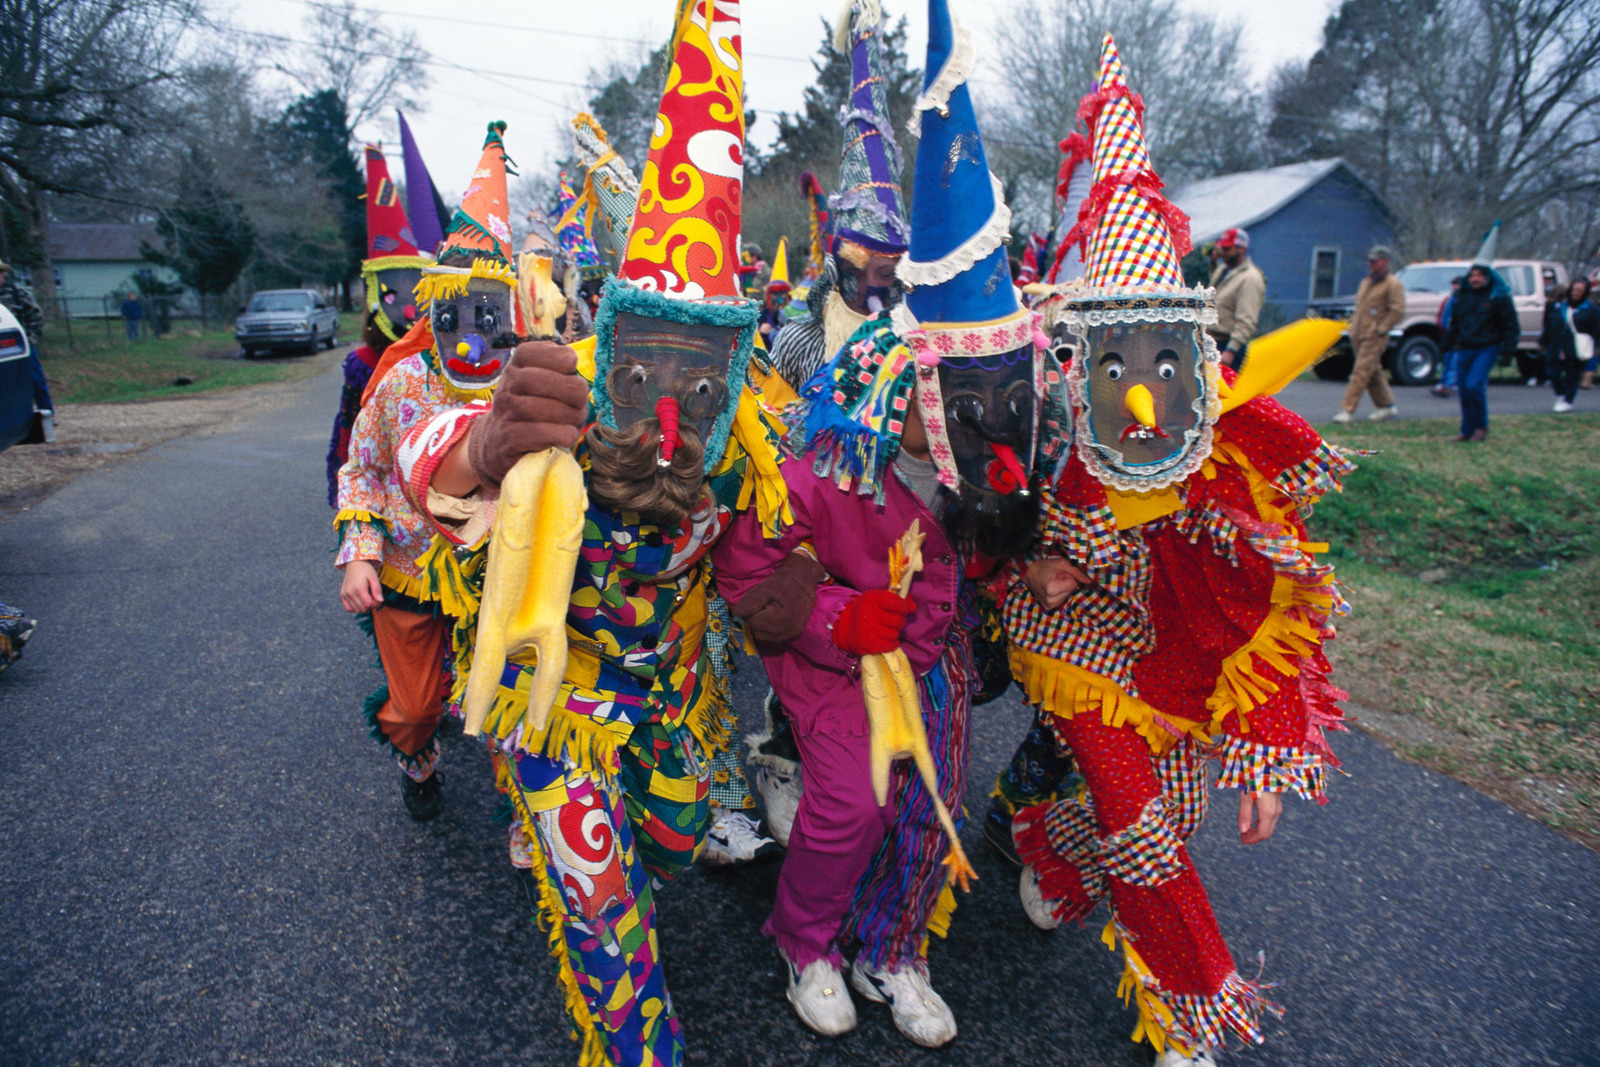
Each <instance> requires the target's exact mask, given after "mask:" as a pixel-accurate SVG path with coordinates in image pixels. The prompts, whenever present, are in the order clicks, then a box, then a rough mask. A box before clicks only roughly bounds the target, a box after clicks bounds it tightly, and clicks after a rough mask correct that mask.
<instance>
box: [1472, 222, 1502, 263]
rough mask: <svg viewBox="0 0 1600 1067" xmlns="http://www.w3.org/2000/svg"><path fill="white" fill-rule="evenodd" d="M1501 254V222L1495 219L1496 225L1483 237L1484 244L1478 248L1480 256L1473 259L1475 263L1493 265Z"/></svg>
mask: <svg viewBox="0 0 1600 1067" xmlns="http://www.w3.org/2000/svg"><path fill="white" fill-rule="evenodd" d="M1499 254H1500V220H1499V219H1495V220H1494V225H1493V226H1490V227H1489V232H1488V233H1486V234H1484V235H1483V243H1482V244H1480V245H1479V246H1478V254H1477V255H1475V256H1473V257H1472V262H1474V263H1493V262H1494V261H1495V258H1496V257H1497V256H1498V255H1499Z"/></svg>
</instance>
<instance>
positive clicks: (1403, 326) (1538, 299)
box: [1306, 259, 1567, 385]
mask: <svg viewBox="0 0 1600 1067" xmlns="http://www.w3.org/2000/svg"><path fill="white" fill-rule="evenodd" d="M1470 266H1472V261H1471V260H1466V259H1451V260H1432V261H1429V262H1426V263H1412V264H1410V265H1409V266H1407V267H1405V268H1404V269H1403V270H1401V271H1399V272H1398V273H1397V274H1396V275H1395V277H1397V278H1399V279H1400V284H1401V285H1404V286H1405V287H1406V315H1405V318H1404V319H1402V320H1401V321H1400V325H1398V326H1396V327H1395V328H1394V329H1392V330H1390V331H1389V348H1388V350H1387V351H1385V352H1384V354H1383V365H1384V366H1385V367H1386V368H1388V371H1389V377H1390V378H1391V379H1392V380H1393V381H1394V383H1395V384H1396V385H1427V384H1429V383H1430V382H1432V381H1433V380H1434V378H1435V377H1436V376H1437V375H1438V372H1439V354H1440V353H1439V342H1440V340H1441V338H1442V337H1443V335H1444V331H1443V330H1441V329H1440V328H1439V311H1440V309H1441V308H1443V307H1444V302H1445V301H1446V300H1447V299H1449V297H1450V280H1451V279H1452V278H1458V277H1460V276H1461V275H1463V274H1465V273H1467V268H1468V267H1470ZM1491 266H1493V267H1494V269H1495V270H1496V271H1497V272H1498V273H1499V274H1500V276H1501V277H1502V278H1504V279H1505V280H1506V284H1507V285H1509V286H1510V287H1511V300H1512V303H1514V304H1516V306H1517V318H1518V319H1519V320H1520V322H1521V326H1522V339H1521V341H1520V343H1519V344H1518V346H1517V353H1516V362H1517V373H1518V374H1519V375H1521V376H1522V377H1523V378H1525V379H1536V378H1540V377H1542V376H1543V373H1544V370H1543V368H1544V360H1543V357H1542V355H1541V353H1540V351H1539V333H1540V331H1541V330H1542V329H1543V328H1544V292H1545V290H1546V289H1547V288H1549V287H1550V286H1552V285H1558V284H1559V285H1565V284H1566V283H1567V268H1566V267H1564V266H1562V265H1561V264H1560V263H1551V262H1548V261H1545V260H1537V259H1497V260H1495V261H1494V262H1493V263H1492V264H1491ZM1355 303H1356V298H1355V297H1354V296H1338V297H1333V298H1331V299H1326V300H1314V301H1312V302H1311V304H1310V306H1309V307H1308V308H1307V309H1306V310H1307V314H1309V315H1314V316H1320V317H1322V318H1330V319H1334V318H1337V319H1348V318H1349V317H1350V313H1351V311H1352V310H1354V308H1355ZM1501 362H1502V363H1503V364H1506V363H1509V362H1510V359H1502V361H1501ZM1354 366H1355V354H1354V353H1353V352H1352V351H1351V350H1350V341H1349V339H1348V338H1345V337H1341V338H1340V339H1339V342H1338V343H1337V344H1336V345H1334V347H1333V348H1332V349H1331V354H1330V355H1328V356H1327V357H1326V358H1324V359H1323V360H1322V361H1321V362H1320V363H1318V364H1317V365H1316V368H1315V373H1316V375H1317V377H1318V378H1321V379H1323V380H1324V381H1343V380H1345V379H1346V378H1348V377H1350V370H1351V368H1352V367H1354Z"/></svg>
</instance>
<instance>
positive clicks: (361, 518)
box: [333, 508, 384, 530]
mask: <svg viewBox="0 0 1600 1067" xmlns="http://www.w3.org/2000/svg"><path fill="white" fill-rule="evenodd" d="M383 521H384V519H383V516H382V515H379V514H378V513H377V512H376V511H367V510H365V509H363V508H341V509H340V510H339V513H338V514H337V515H335V516H334V517H333V528H334V529H335V530H337V529H338V528H339V527H340V526H341V525H342V524H344V523H347V522H370V523H372V524H374V525H380V524H382V523H383Z"/></svg>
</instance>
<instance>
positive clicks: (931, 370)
mask: <svg viewBox="0 0 1600 1067" xmlns="http://www.w3.org/2000/svg"><path fill="white" fill-rule="evenodd" d="M930 19H931V28H930V31H929V42H928V65H927V70H928V72H929V73H928V78H927V83H926V89H925V91H924V96H923V98H922V100H921V101H920V102H919V109H920V115H921V140H920V142H919V145H918V153H919V154H918V167H917V188H916V199H915V201H914V211H915V216H914V222H913V225H912V228H911V247H910V254H909V255H908V256H907V258H906V259H905V261H904V262H902V263H901V264H900V268H899V270H900V277H901V279H902V280H903V281H904V282H905V283H906V285H907V287H908V292H907V295H906V299H905V302H904V304H902V305H901V306H899V307H897V308H896V309H894V311H893V312H883V313H879V314H877V315H875V316H873V317H871V318H870V319H868V320H867V321H866V323H865V324H864V325H863V326H862V327H861V328H860V329H859V330H857V331H856V333H855V334H854V335H853V336H852V337H850V338H849V339H848V341H847V343H846V344H845V346H844V347H843V349H842V351H841V352H840V353H839V354H838V355H837V356H836V357H835V358H834V359H833V360H832V361H831V362H830V363H829V364H827V365H826V366H825V367H824V368H823V370H822V371H821V373H819V374H818V375H816V377H815V378H814V379H813V381H812V383H811V385H810V386H809V387H808V389H807V390H806V392H805V394H804V397H803V401H804V403H805V405H806V406H805V409H804V410H805V429H806V434H807V437H808V442H807V451H806V453H805V454H804V456H802V457H800V458H799V459H797V460H795V461H794V462H791V463H788V464H786V465H785V466H784V467H783V472H784V475H785V478H786V480H787V482H788V485H789V503H790V506H791V507H792V509H793V512H794V522H793V524H792V525H791V526H790V527H789V528H788V529H787V530H786V532H785V533H784V535H783V536H782V537H781V538H779V539H776V540H774V539H771V538H768V537H766V536H765V535H764V534H765V532H764V531H763V530H761V529H760V528H759V527H758V526H756V525H754V524H753V523H751V522H749V521H748V520H746V519H745V518H743V517H741V518H740V519H739V520H737V521H736V523H735V527H734V530H733V532H732V533H731V534H730V535H729V537H728V538H727V539H726V540H725V541H724V543H723V544H722V545H721V546H719V547H718V549H717V550H716V558H717V565H718V575H719V582H720V583H721V588H722V590H723V592H724V594H725V595H726V596H727V597H728V599H729V600H730V602H732V603H733V604H734V609H733V610H734V614H735V615H738V616H741V617H743V618H745V626H746V631H747V632H748V633H751V634H752V635H753V636H754V637H755V639H756V641H757V643H758V647H759V648H760V650H761V652H762V656H763V659H764V661H765V664H766V667H767V675H768V678H769V679H770V680H771V683H772V686H773V689H774V690H775V691H776V693H777V696H778V698H779V700H781V701H782V703H783V705H784V707H785V708H786V709H788V714H789V717H790V719H791V721H792V725H793V732H794V736H795V739H796V741H797V742H798V745H799V750H800V760H801V763H802V766H803V768H804V775H805V790H804V794H803V796H802V797H801V799H800V803H799V812H798V815H797V817H796V818H795V820H794V826H793V829H792V831H791V833H790V837H789V851H788V856H787V857H786V859H785V861H784V866H783V871H782V874H781V875H780V878H779V883H778V893H777V900H776V903H775V905H774V908H773V911H772V915H771V917H770V918H769V919H768V921H767V923H766V926H765V927H764V930H765V932H766V933H767V934H768V935H769V936H771V937H773V938H774V939H775V940H776V941H777V943H778V948H779V950H780V951H781V952H782V954H783V957H784V960H785V961H786V963H787V964H788V971H789V990H788V996H789V1000H790V1002H791V1003H792V1004H793V1005H794V1008H795V1010H796V1012H797V1013H798V1014H799V1016H800V1018H801V1020H802V1021H803V1022H804V1023H805V1024H806V1025H807V1026H809V1027H811V1028H812V1029H814V1030H816V1031H817V1032H819V1033H823V1034H838V1033H843V1032H845V1031H847V1030H849V1029H850V1028H851V1027H853V1026H854V1024H855V1009H854V1006H853V1005H852V1002H851V998H850V994H849V991H848V990H849V989H850V988H853V989H854V990H855V991H856V992H857V993H859V994H860V995H861V996H863V997H865V998H866V999H867V1000H869V1001H874V1002H878V1003H887V1004H888V1005H889V1007H890V1008H891V1010H892V1011H893V1015H894V1021H895V1025H896V1026H897V1027H898V1028H899V1029H900V1031H901V1032H902V1033H903V1034H905V1035H906V1036H907V1037H909V1038H910V1039H911V1040H912V1041H915V1042H917V1043H918V1044H921V1045H925V1046H928V1047H937V1046H939V1045H943V1044H945V1043H946V1042H948V1041H950V1040H951V1039H952V1038H954V1037H955V1034H956V1023H955V1019H954V1018H953V1016H952V1015H951V1012H950V1009H949V1007H948V1006H947V1005H946V1004H945V1002H944V1000H943V999H942V998H941V997H940V996H939V994H938V993H937V992H935V991H934V989H933V987H932V985H931V983H930V979H929V971H928V963H927V958H926V949H927V942H928V933H929V931H930V930H931V931H934V932H938V933H941V934H942V933H943V932H944V930H945V929H946V928H947V926H948V923H949V916H950V909H951V908H953V906H954V896H953V894H951V893H950V891H949V888H948V886H947V876H948V875H950V874H951V873H952V871H953V870H955V869H957V868H958V867H959V866H960V864H961V863H962V862H964V860H962V859H960V858H959V853H958V852H952V853H951V856H952V862H951V863H950V864H949V865H947V864H946V863H944V862H941V861H942V860H944V859H945V857H946V854H947V849H950V848H951V843H950V841H949V840H948V838H947V836H946V829H945V828H943V827H942V826H941V819H940V816H939V805H940V804H942V805H944V806H945V807H946V808H947V809H948V810H949V811H953V812H957V813H959V811H960V805H961V797H962V793H963V789H964V787H965V780H966V766H967V755H968V738H969V730H968V710H969V707H970V697H971V695H972V691H973V688H974V684H975V668H974V662H973V656H972V629H973V625H974V623H975V620H976V616H977V613H976V610H975V600H976V589H975V583H974V581H973V580H972V576H973V575H975V574H982V573H984V572H986V571H988V570H989V569H991V568H992V567H993V566H994V560H996V559H998V558H1004V557H1007V556H1009V555H1010V554H1012V553H1013V552H1014V551H1017V550H1020V549H1023V548H1026V546H1027V544H1028V542H1029V540H1030V538H1031V536H1032V530H1033V519H1034V516H1035V513H1036V510H1037V509H1036V506H1035V503H1034V500H1035V498H1034V497H1033V495H1032V493H1031V491H1030V488H1029V481H1030V471H1029V467H1030V465H1031V457H1032V456H1033V454H1034V448H1033V443H1034V441H1035V440H1036V434H1037V433H1038V431H1039V423H1040V420H1041V418H1042V417H1043V413H1042V412H1043V408H1042V405H1041V404H1040V403H1039V402H1038V401H1037V399H1036V398H1037V397H1039V396H1041V395H1043V394H1044V393H1045V392H1047V391H1048V387H1049V384H1050V382H1051V380H1052V378H1053V381H1054V384H1055V385H1056V386H1057V387H1059V385H1060V375H1059V372H1057V373H1056V374H1054V375H1051V374H1050V372H1049V370H1050V364H1049V362H1048V353H1047V352H1046V350H1045V347H1046V346H1044V345H1043V344H1042V342H1043V337H1042V336H1040V335H1038V334H1037V332H1036V328H1035V326H1034V318H1033V316H1032V314H1031V313H1029V312H1027V311H1026V310H1024V309H1023V308H1022V307H1021V305H1020V304H1019V303H1018V300H1017V296H1016V291H1015V290H1014V289H1013V288H1012V286H1011V284H1010V276H1009V273H1008V269H1007V261H1006V255H1005V247H1004V243H1005V240H1006V237H1007V234H1008V232H1009V223H1010V212H1009V210H1007V208H1006V206H1005V204H1004V203H1003V202H1002V200H1001V197H1000V186H999V183H998V181H996V180H994V178H993V176H992V175H991V174H990V171H989V167H988V164H987V162H986V158H985V155H984V150H983V145H982V142H981V140H980V138H979V135H978V129H977V124H976V121H975V118H974V115H973V109H972V102H971V99H970V97H969V96H968V91H967V89H966V86H965V84H964V82H965V72H966V71H968V70H970V69H971V66H970V63H971V44H970V40H969V39H968V38H967V37H966V36H965V35H963V36H962V37H960V38H959V39H957V38H956V37H955V36H954V34H953V32H952V27H951V22H950V17H949V13H948V11H947V10H946V8H945V4H944V0H933V3H932V4H931V5H930ZM997 280H998V281H999V282H1000V284H996V282H997ZM1052 436H1057V435H1055V434H1052ZM913 525H915V526H916V527H917V528H918V530H919V531H920V532H921V533H922V534H923V535H925V537H926V540H925V541H924V542H923V544H922V546H921V564H922V567H921V570H920V571H918V572H916V574H915V576H914V577H913V578H912V579H911V580H910V583H909V587H903V588H900V589H896V588H895V585H896V583H895V582H894V581H893V578H894V571H895V568H894V567H893V566H892V565H891V561H890V560H891V550H892V549H893V548H894V546H896V545H897V544H899V543H900V541H901V538H902V537H903V535H905V534H906V533H907V531H908V529H910V528H911V527H912V526H913ZM812 568H820V570H821V571H822V572H823V573H825V575H826V578H827V580H826V582H825V584H823V585H822V586H821V587H820V589H818V591H817V593H816V605H815V608H814V609H813V610H812V611H811V612H810V613H809V614H808V615H806V616H803V617H798V618H797V617H796V613H795V611H794V610H793V608H792V607H791V601H790V599H789V592H788V591H789V589H790V588H791V587H792V586H794V585H795V584H797V582H800V581H803V580H804V576H805V574H806V572H807V571H808V570H810V569H812ZM897 654H903V656H904V662H905V663H906V664H907V670H908V671H909V672H911V673H912V674H913V675H914V681H909V682H908V685H909V686H910V689H908V690H907V691H905V693H904V695H905V697H906V701H907V702H911V703H914V705H915V706H908V703H907V702H902V703H901V705H900V706H901V708H902V709H903V710H904V711H905V713H906V714H908V715H910V716H914V717H915V719H916V722H917V723H920V724H923V725H921V726H919V727H918V728H917V731H916V732H918V733H922V732H925V735H926V736H925V741H923V742H921V743H920V744H921V747H922V752H921V755H922V756H923V757H924V758H925V759H926V761H927V771H928V773H929V775H930V777H932V778H933V779H935V787H936V795H937V802H936V801H935V795H934V794H933V793H930V792H929V790H928V789H927V788H926V786H925V783H924V780H923V778H922V777H921V775H919V773H918V770H914V769H913V768H912V764H910V763H906V762H904V761H897V762H895V764H894V769H893V772H892V776H890V772H889V770H888V761H889V759H890V758H891V757H893V756H894V755H895V754H896V753H897V752H898V751H899V750H898V748H897V746H896V745H895V744H893V743H892V742H888V741H886V740H885V738H886V735H885V733H884V731H882V730H881V729H880V727H879V722H878V720H877V719H876V718H875V717H874V716H875V713H869V705H868V703H867V702H868V701H871V700H874V689H873V684H872V681H871V677H872V675H873V672H874V671H875V670H876V668H875V667H874V666H873V665H872V664H870V663H869V662H868V661H869V660H871V659H872V657H874V656H883V655H897ZM864 679H865V681H864ZM871 706H872V707H874V708H876V707H877V706H878V705H877V704H875V703H874V704H873V705H871ZM917 747H918V746H917V745H912V746H911V748H910V750H911V751H916V749H917ZM885 785H886V788H883V787H884V786H885ZM850 946H859V949H860V951H859V952H858V953H857V955H856V957H855V960H854V962H853V964H852V965H851V973H850V979H849V985H848V987H847V986H846V983H845V980H844V977H843V975H842V973H841V972H842V968H843V956H842V950H843V949H845V948H847V947H850Z"/></svg>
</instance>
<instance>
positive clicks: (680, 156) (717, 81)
mask: <svg viewBox="0 0 1600 1067" xmlns="http://www.w3.org/2000/svg"><path fill="white" fill-rule="evenodd" d="M743 179H744V70H743V60H742V58H741V41H740V30H739V3H738V0H692V6H691V7H690V8H689V10H688V11H687V12H686V14H685V16H684V17H682V18H681V19H680V20H679V25H678V30H677V33H676V34H675V39H674V49H673V55H672V69H671V70H670V71H669V72H668V74H667V86H666V91H665V92H663V93H662V94H661V107H660V109H659V111H658V112H657V114H656V125H655V132H654V134H653V135H652V136H651V138H650V157H649V159H648V161H647V162H646V163H645V165H644V173H643V174H642V175H641V176H640V179H639V203H638V206H637V208H636V209H635V210H634V215H633V227H632V229H631V230H630V231H629V233H628V243H627V245H626V248H625V250H624V252H623V260H622V267H621V270H620V271H618V273H619V274H620V275H621V276H622V277H623V278H625V279H627V280H628V281H630V282H632V283H633V284H634V285H636V286H638V287H639V288H641V289H645V290H649V291H652V292H657V293H661V294H663V295H665V296H669V297H676V298H679V299H687V300H697V299H698V300H703V299H707V298H712V299H715V298H726V299H737V298H738V297H739V296H740V291H739V278H738V273H737V268H738V266H739V249H738V240H739V213H740V200H741V195H742V189H741V186H742V183H743Z"/></svg>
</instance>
